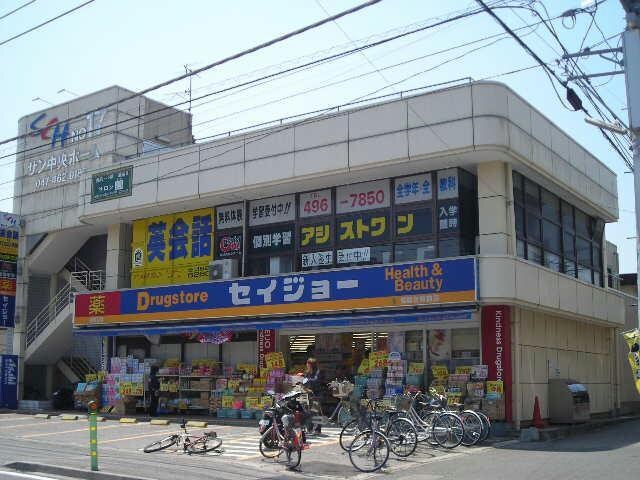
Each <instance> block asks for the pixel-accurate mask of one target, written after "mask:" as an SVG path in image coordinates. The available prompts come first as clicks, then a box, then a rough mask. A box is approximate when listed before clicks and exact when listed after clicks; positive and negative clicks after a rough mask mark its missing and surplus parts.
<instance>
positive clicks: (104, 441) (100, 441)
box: [98, 428, 205, 445]
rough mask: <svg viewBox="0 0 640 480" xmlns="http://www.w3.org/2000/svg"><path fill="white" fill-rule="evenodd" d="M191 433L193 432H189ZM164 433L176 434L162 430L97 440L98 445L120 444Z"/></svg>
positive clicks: (174, 431)
mask: <svg viewBox="0 0 640 480" xmlns="http://www.w3.org/2000/svg"><path fill="white" fill-rule="evenodd" d="M195 430H205V429H204V428H197V429H195ZM191 431H193V430H191ZM165 433H177V432H176V430H175V429H172V430H164V431H157V432H153V433H145V434H144V435H133V436H130V437H120V438H112V439H109V440H99V441H98V443H99V444H100V445H102V444H105V443H114V442H122V441H124V440H135V439H137V438H145V437H156V436H158V435H163V434H165Z"/></svg>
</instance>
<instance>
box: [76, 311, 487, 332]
mask: <svg viewBox="0 0 640 480" xmlns="http://www.w3.org/2000/svg"><path fill="white" fill-rule="evenodd" d="M474 312H475V310H474V309H469V308H467V309H447V310H399V311H388V312H384V313H358V314H341V315H306V316H296V317H278V318H263V319H258V320H238V321H227V322H220V321H218V322H212V323H193V324H185V323H183V324H179V325H164V324H163V325H161V326H160V325H158V326H156V325H153V324H150V325H149V324H148V325H136V326H127V327H110V328H91V327H85V328H76V329H74V332H73V333H74V334H75V335H100V336H106V337H114V336H118V335H176V334H181V333H189V332H199V333H216V332H220V331H235V332H238V331H249V330H270V329H276V330H280V329H283V328H286V329H309V330H312V329H318V328H336V327H352V326H353V327H363V326H368V327H374V326H375V327H377V326H383V325H393V324H411V323H425V322H443V321H460V322H464V321H471V320H472V318H473V313H474Z"/></svg>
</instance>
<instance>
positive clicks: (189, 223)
mask: <svg viewBox="0 0 640 480" xmlns="http://www.w3.org/2000/svg"><path fill="white" fill-rule="evenodd" d="M213 219H214V216H213V208H203V209H199V210H191V211H189V212H182V213H176V214H170V215H160V216H158V217H152V218H145V219H142V220H136V221H135V222H133V241H132V243H131V250H132V253H131V257H132V264H131V286H132V287H134V288H135V287H148V286H154V285H171V284H181V283H195V282H203V281H206V280H209V262H210V261H211V260H213V250H214V248H213V245H214V243H213Z"/></svg>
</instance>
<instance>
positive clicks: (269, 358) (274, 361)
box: [264, 352, 284, 370]
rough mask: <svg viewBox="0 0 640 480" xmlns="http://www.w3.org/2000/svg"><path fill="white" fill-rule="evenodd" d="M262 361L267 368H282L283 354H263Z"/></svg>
mask: <svg viewBox="0 0 640 480" xmlns="http://www.w3.org/2000/svg"><path fill="white" fill-rule="evenodd" d="M264 363H265V365H266V366H267V369H268V370H271V369H274V368H284V356H283V355H282V352H271V353H267V354H266V355H265V356H264Z"/></svg>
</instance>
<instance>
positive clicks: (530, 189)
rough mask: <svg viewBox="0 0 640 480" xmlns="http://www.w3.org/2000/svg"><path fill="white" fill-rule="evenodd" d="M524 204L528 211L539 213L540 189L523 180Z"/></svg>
mask: <svg viewBox="0 0 640 480" xmlns="http://www.w3.org/2000/svg"><path fill="white" fill-rule="evenodd" d="M524 203H525V206H526V207H527V209H528V210H531V211H533V212H536V213H539V212H540V189H539V188H538V185H536V184H535V183H533V182H531V181H529V180H527V179H525V180H524Z"/></svg>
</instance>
